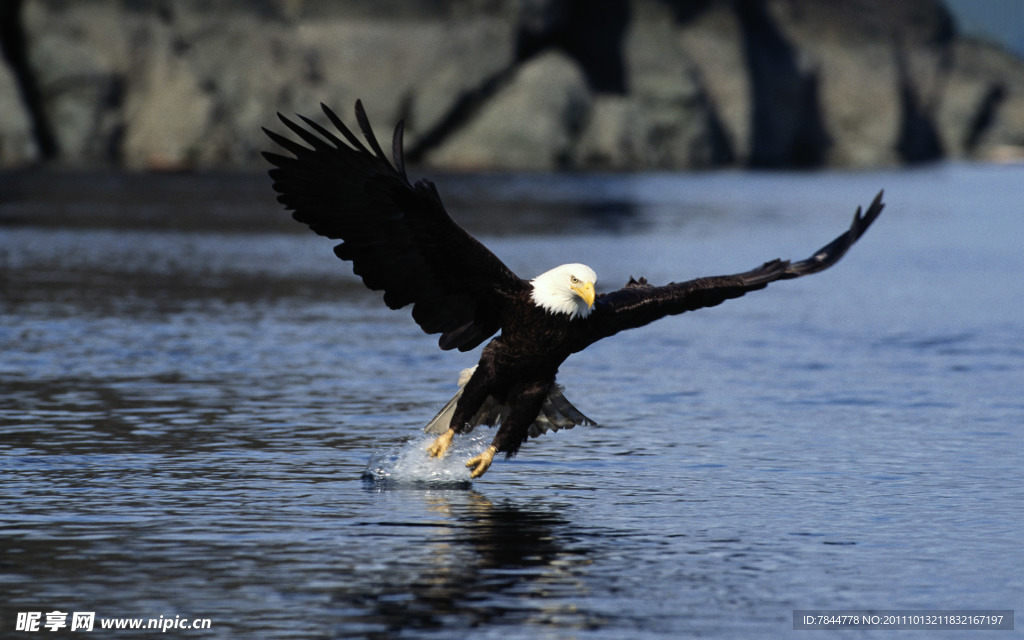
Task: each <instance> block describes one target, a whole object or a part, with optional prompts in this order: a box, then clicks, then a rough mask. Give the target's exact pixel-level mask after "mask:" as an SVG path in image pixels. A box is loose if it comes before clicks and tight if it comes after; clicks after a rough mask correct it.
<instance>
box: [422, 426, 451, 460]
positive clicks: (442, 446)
mask: <svg viewBox="0 0 1024 640" xmlns="http://www.w3.org/2000/svg"><path fill="white" fill-rule="evenodd" d="M454 437H455V429H452V428H449V429H448V430H447V431H445V432H444V433H442V434H441V435H439V436H437V439H436V440H434V442H433V444H431V445H430V446H429V447H427V453H429V454H430V456H431V457H433V458H440V457H442V456H444V454H445V452H447V451H448V447H450V446H452V438H454Z"/></svg>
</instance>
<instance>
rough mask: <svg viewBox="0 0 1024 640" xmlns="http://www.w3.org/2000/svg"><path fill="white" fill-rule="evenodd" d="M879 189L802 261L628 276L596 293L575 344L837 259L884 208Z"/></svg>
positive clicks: (819, 268) (710, 303)
mask: <svg viewBox="0 0 1024 640" xmlns="http://www.w3.org/2000/svg"><path fill="white" fill-rule="evenodd" d="M884 206H885V205H884V204H882V192H881V191H880V192H879V193H878V195H877V196H875V199H874V201H872V203H871V206H869V207H868V210H867V212H866V213H862V211H861V209H860V208H859V207H858V208H857V212H856V213H855V214H854V216H853V223H852V224H851V225H850V228H849V229H848V230H847V231H846V232H845V233H843V234H842V235H840V236H839V237H838V238H836V239H835V240H833V241H832V242H830V243H828V244H827V245H825V246H824V247H822V248H821V249H819V250H818V251H816V252H815V253H814V255H812V256H811V257H810V258H807V259H806V260H801V261H799V262H790V261H788V260H772V261H770V262H766V263H764V264H763V265H761V266H760V267H757V268H756V269H751V270H750V271H747V272H744V273H737V274H735V275H730V276H716V277H711V278H698V279H696V280H690V281H688V282H680V283H676V282H672V283H669V284H667V285H665V286H661V287H655V286H651V285H648V284H647V281H646V280H644V279H643V278H641V279H640V281H636V280H633V279H632V278H631V279H630V282H629V283H628V284H627V285H626V287H625V288H623V289H619V290H618V291H613V292H611V293H607V294H602V295H599V296H598V297H597V300H596V301H595V303H594V309H593V311H592V312H591V314H590V316H588V319H587V320H586V321H584V323H583V330H582V331H581V336H580V337H581V341H580V343H579V344H578V345H576V350H579V349H582V348H584V347H586V346H587V345H589V344H592V343H593V342H595V341H597V340H600V339H602V338H606V337H608V336H611V335H614V334H616V333H618V332H619V331H623V330H625V329H632V328H635V327H641V326H643V325H645V324H648V323H650V322H653V321H655V320H657V319H659V318H663V317H665V316H669V315H676V314H680V313H685V312H687V311H694V310H697V309H702V308H705V307H713V306H716V305H719V304H721V303H723V302H725V301H726V300H731V299H733V298H739V297H740V296H742V295H744V294H746V293H747V292H748V291H756V290H758V289H763V288H765V287H766V286H768V285H769V284H770V283H772V282H775V281H776V280H789V279H792V278H799V277H800V276H806V275H809V274H812V273H817V272H819V271H822V270H824V269H827V268H829V267H830V266H832V265H834V264H835V263H836V262H838V261H839V259H840V258H842V257H843V255H844V254H845V253H846V252H847V251H848V250H849V248H850V247H851V246H853V243H854V242H856V241H857V239H858V238H860V237H861V235H863V233H864V232H865V231H866V230H867V228H868V227H869V226H871V223H872V222H874V221H875V219H876V218H877V217H878V214H880V213H881V212H882V208H883V207H884Z"/></svg>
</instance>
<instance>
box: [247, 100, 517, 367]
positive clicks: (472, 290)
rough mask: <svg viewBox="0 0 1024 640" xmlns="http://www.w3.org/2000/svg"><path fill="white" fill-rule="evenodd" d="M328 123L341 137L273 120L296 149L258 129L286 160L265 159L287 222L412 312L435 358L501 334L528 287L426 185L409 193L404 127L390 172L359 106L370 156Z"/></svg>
mask: <svg viewBox="0 0 1024 640" xmlns="http://www.w3.org/2000/svg"><path fill="white" fill-rule="evenodd" d="M321 107H322V108H323V110H324V114H325V115H326V116H327V118H328V120H330V122H331V123H332V124H333V125H334V126H335V127H336V128H337V130H338V132H340V134H341V135H342V136H343V137H344V138H345V142H347V143H348V144H346V143H345V142H343V141H342V140H341V139H339V138H338V136H337V135H335V134H334V133H332V132H331V131H329V130H327V129H326V128H325V127H323V126H321V125H319V124H317V123H316V122H314V121H312V120H310V119H309V118H306V117H304V116H299V117H300V118H301V119H302V121H303V123H305V125H306V127H308V128H306V127H303V126H301V125H299V124H297V123H295V122H293V121H291V120H289V119H288V118H286V117H284V116H282V115H280V114H278V117H279V118H281V121H282V122H283V123H284V124H285V126H287V127H288V128H289V129H291V131H292V132H294V133H295V135H297V136H298V137H299V138H300V139H301V140H302V141H303V142H305V143H306V145H309V146H304V145H303V144H300V143H298V142H295V141H293V140H291V139H289V138H286V137H284V136H282V135H279V134H277V133H274V132H273V131H269V130H267V129H264V131H265V132H266V134H267V135H268V136H270V138H271V139H272V140H273V141H274V142H276V143H277V144H279V145H280V146H281V147H283V148H284V149H285V150H287V151H289V152H290V153H291V154H292V156H286V155H280V154H277V153H270V152H264V154H263V156H264V157H265V158H266V159H267V160H268V161H269V162H270V163H271V164H273V165H274V166H275V168H274V169H271V170H270V177H271V178H273V179H274V189H275V190H276V191H277V192H278V193H279V194H280V195H278V198H277V199H278V201H279V202H281V203H282V204H283V205H285V207H286V208H288V209H290V210H292V211H294V213H293V217H294V218H295V219H296V220H298V221H299V222H302V223H305V224H307V225H309V227H310V229H312V230H313V231H315V232H316V233H318V234H320V235H322V236H327V237H328V238H333V239H338V240H343V241H344V242H342V244H339V245H338V246H337V247H335V249H334V252H335V253H336V254H337V255H338V257H339V258H341V259H342V260H351V261H352V264H353V270H354V271H355V273H356V274H357V275H359V276H360V277H362V279H363V282H364V283H365V284H366V286H367V287H369V288H370V289H374V290H377V291H383V292H384V302H385V303H386V304H387V305H388V307H390V308H392V309H399V308H401V307H404V306H406V305H408V304H412V305H413V309H412V317H413V319H414V320H415V321H416V322H417V324H419V325H420V327H422V328H423V330H424V331H426V332H427V333H440V334H442V335H441V339H440V341H439V344H440V346H441V348H442V349H454V348H458V349H460V350H462V351H467V350H469V349H472V348H473V347H476V346H477V345H479V344H480V343H481V342H483V341H484V340H486V339H487V338H488V337H490V336H491V335H493V334H494V333H495V332H497V331H498V330H499V329H500V328H501V315H502V311H503V310H504V309H505V307H506V304H507V301H508V299H509V297H510V296H511V295H513V294H514V293H516V292H517V291H521V290H523V289H524V288H526V287H527V286H528V283H526V282H525V281H523V280H522V279H520V278H519V277H518V276H516V275H515V274H514V273H512V271H511V270H509V269H508V267H506V266H505V265H504V264H503V263H502V262H501V261H500V260H499V259H498V258H497V257H496V256H495V255H494V254H493V253H491V252H490V251H489V250H488V249H487V248H486V247H484V246H483V245H482V244H480V242H478V241H477V240H476V239H474V238H473V237H472V236H471V235H469V234H468V233H467V232H466V231H465V230H464V229H463V228H462V227H460V226H459V225H458V224H456V223H455V221H454V220H452V218H451V216H449V215H448V213H447V212H446V211H445V209H444V205H443V204H441V197H440V196H439V195H438V193H437V189H436V188H435V187H434V185H433V184H432V183H431V182H429V181H427V180H420V181H419V182H417V183H416V184H410V182H409V179H408V177H407V176H406V173H405V162H404V160H403V153H402V131H403V125H402V123H399V124H398V126H397V127H396V128H395V133H394V138H393V143H392V154H393V157H394V165H392V164H391V163H390V162H389V161H388V159H387V157H386V156H385V155H384V151H383V150H382V149H381V147H380V144H379V143H378V142H377V139H376V137H374V135H373V131H372V130H371V129H370V123H369V120H368V119H367V117H366V112H365V111H364V110H363V106H362V104H361V103H360V102H358V101H357V102H356V107H355V112H356V121H357V122H358V123H359V128H360V129H361V130H362V133H363V136H364V138H365V139H366V142H367V144H368V145H369V149H367V147H366V146H365V145H364V144H363V143H362V142H360V141H359V139H358V138H357V137H356V136H355V135H353V133H352V132H351V131H350V130H349V129H348V128H347V127H346V126H345V124H344V123H343V122H342V121H341V119H340V118H338V116H337V115H335V114H334V112H332V111H331V110H330V109H328V108H327V106H326V105H321Z"/></svg>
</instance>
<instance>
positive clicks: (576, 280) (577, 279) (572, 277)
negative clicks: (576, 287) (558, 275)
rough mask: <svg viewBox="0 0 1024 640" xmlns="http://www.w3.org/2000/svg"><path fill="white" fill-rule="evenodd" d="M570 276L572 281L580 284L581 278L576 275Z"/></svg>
mask: <svg viewBox="0 0 1024 640" xmlns="http://www.w3.org/2000/svg"><path fill="white" fill-rule="evenodd" d="M569 278H570V280H571V281H572V283H573V284H579V283H580V279H579V278H577V277H576V276H569Z"/></svg>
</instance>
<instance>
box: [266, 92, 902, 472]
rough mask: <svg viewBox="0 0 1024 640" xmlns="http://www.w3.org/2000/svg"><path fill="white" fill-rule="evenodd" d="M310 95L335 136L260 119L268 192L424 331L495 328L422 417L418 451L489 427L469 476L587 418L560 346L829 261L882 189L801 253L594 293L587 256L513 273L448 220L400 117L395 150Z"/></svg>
mask: <svg viewBox="0 0 1024 640" xmlns="http://www.w3.org/2000/svg"><path fill="white" fill-rule="evenodd" d="M321 107H322V108H323V111H324V114H325V115H326V117H327V120H328V121H329V122H330V123H331V124H332V125H333V126H334V127H335V128H336V129H337V132H338V133H340V135H341V137H342V138H344V140H342V139H341V138H339V137H338V135H337V134H336V133H334V132H332V131H330V130H328V129H327V128H326V127H325V126H323V125H321V124H318V123H317V122H314V121H313V120H311V119H309V118H307V117H304V116H301V115H300V116H299V118H301V120H302V122H303V123H304V124H305V126H302V125H301V124H298V123H296V122H294V121H292V120H290V119H288V118H286V117H284V116H282V115H281V114H278V117H279V118H280V119H281V121H282V122H283V123H284V125H285V126H286V127H288V129H290V130H291V131H292V132H293V133H294V134H295V135H296V136H298V138H300V139H301V140H302V141H303V142H304V143H305V144H302V143H299V142H296V141H294V140H292V139H291V138H288V137H285V136H282V135H280V134H278V133H275V132H273V131H270V130H268V129H264V131H265V132H266V134H267V135H268V136H270V138H271V139H272V140H273V141H274V142H275V143H277V144H278V145H280V146H281V147H282V148H283V149H285V150H286V151H288V152H289V153H290V154H291V155H281V154H279V153H272V152H264V154H263V156H264V157H265V158H266V159H267V160H268V161H269V162H270V163H271V164H272V165H274V167H273V168H272V169H271V170H270V176H271V178H272V179H273V181H274V189H275V190H276V191H277V193H278V194H279V195H278V198H277V199H278V201H279V202H280V203H282V204H283V205H284V206H285V207H286V208H287V209H289V210H291V211H293V217H294V218H295V220H297V221H299V222H301V223H304V224H307V225H309V227H310V229H312V230H313V231H314V232H315V233H317V234H319V235H322V236H326V237H328V238H332V239H336V240H342V243H341V244H339V245H337V246H336V247H335V249H334V252H335V254H337V256H338V257H339V258H341V259H342V260H348V261H351V262H352V265H353V270H354V271H355V273H356V274H357V275H358V276H360V277H361V278H362V280H363V282H364V283H365V284H366V286H367V287H369V288H370V289H373V290H376V291H383V292H384V303H385V304H386V305H387V306H388V307H390V308H392V309H399V308H402V307H405V306H408V305H412V317H413V320H415V321H416V323H417V324H419V326H420V327H421V328H422V329H423V331H425V332H426V333H429V334H440V340H439V345H440V347H441V349H446V350H447V349H459V350H460V351H468V350H470V349H473V348H475V347H477V346H479V345H480V344H482V343H483V342H484V341H485V340H487V339H488V338H490V337H491V336H493V335H494V334H496V333H498V334H499V335H498V336H497V337H494V338H493V339H491V340H490V342H488V343H487V345H486V346H485V347H484V348H483V351H482V353H481V354H480V360H479V363H478V364H477V365H476V367H474V368H472V369H467V370H466V371H464V372H463V373H462V376H461V379H460V381H459V382H460V389H459V392H458V393H457V394H456V396H455V397H454V398H452V399H451V401H449V402H448V403H447V405H446V406H445V407H444V408H443V409H442V410H441V411H440V412H439V413H438V414H437V416H435V417H434V419H433V420H431V421H430V423H429V424H428V425H427V427H426V430H427V432H429V433H435V434H438V435H437V438H436V439H435V440H434V441H433V443H432V444H431V445H430V446H429V447H428V448H427V451H428V452H429V454H430V455H431V456H434V457H441V456H444V455H445V452H446V451H447V450H448V448H449V446H450V445H451V443H452V439H453V438H454V437H455V436H456V435H458V434H465V433H468V432H469V431H471V430H472V429H473V428H474V427H476V426H477V425H481V424H487V425H490V426H498V430H497V433H496V434H495V436H494V439H493V441H492V442H491V445H490V446H489V447H488V448H487V449H486V450H485V451H484V452H483V453H481V454H480V455H477V456H475V457H473V458H471V459H470V460H469V461H468V462H467V463H466V466H467V467H469V468H470V469H471V477H473V478H479V477H480V476H482V475H483V474H484V473H485V472H486V471H487V469H488V468H489V467H490V465H491V462H492V461H493V459H494V456H495V454H497V453H499V452H501V453H505V454H506V455H507V457H511V456H513V455H515V453H516V452H517V451H518V450H519V447H520V446H521V445H522V444H523V443H524V442H525V441H526V440H527V439H528V438H530V437H536V436H539V435H540V434H542V433H544V432H545V431H547V430H549V429H551V430H557V429H566V428H571V427H573V426H575V425H577V424H592V421H591V420H590V419H589V418H587V417H586V416H585V415H583V414H582V413H581V412H580V411H579V410H578V409H576V408H575V407H574V406H573V405H572V404H571V403H570V402H569V401H568V400H566V399H565V396H564V395H563V394H562V388H561V387H560V386H559V385H557V384H556V383H555V375H556V374H557V373H558V368H559V366H561V364H562V363H563V362H564V361H565V360H566V358H568V357H569V356H570V355H572V354H574V353H576V352H578V351H582V350H583V349H585V348H587V347H588V346H590V345H591V344H594V343H595V342H597V341H598V340H601V339H603V338H607V337H609V336H613V335H615V334H616V333H618V332H620V331H623V330H625V329H633V328H636V327H641V326H643V325H646V324H648V323H650V322H653V321H654V320H658V319H659V318H663V317H665V316H669V315H676V314H680V313H684V312H686V311H693V310H695V309H701V308H703V307H713V306H715V305H717V304H720V303H722V302H724V301H725V300H730V299H732V298H738V297H740V296H742V295H744V294H745V293H747V292H748V291H755V290H758V289H763V288H764V287H765V286H767V285H768V284H769V283H771V282H775V281H776V280H788V279H791V278H799V277H800V276H805V275H808V274H811V273H816V272H818V271H822V270H823V269H827V268H828V267H830V266H832V265H833V264H835V263H836V262H837V261H838V260H839V259H840V258H841V257H842V256H843V254H845V253H846V251H847V250H848V249H849V248H850V246H852V245H853V243H854V242H856V240H857V239H858V238H859V237H860V236H861V234H863V233H864V231H865V230H866V229H867V228H868V227H869V226H870V225H871V223H872V222H874V220H875V218H877V217H878V215H879V213H881V211H882V207H883V204H882V193H881V192H879V194H878V196H876V197H875V199H874V201H873V202H872V203H871V205H870V206H869V207H868V210H867V212H865V213H862V212H861V209H860V208H859V207H858V209H857V211H856V213H855V214H854V217H853V223H852V224H851V225H850V228H849V229H848V230H847V231H846V232H844V233H843V234H842V235H840V236H839V237H838V238H836V239H835V240H833V241H832V242H830V243H829V244H827V245H825V246H824V247H822V248H821V249H820V250H818V251H817V252H816V253H815V254H814V255H812V256H811V257H810V258H807V259H806V260H800V261H798V262H790V261H788V260H772V261H770V262H766V263H764V264H763V265H761V266H759V267H757V268H755V269H751V270H750V271H746V272H744V273H737V274H735V275H727V276H716V277H710V278H699V279H696V280H690V281H688V282H671V283H669V284H666V285H664V286H652V285H650V284H648V283H647V282H646V280H644V279H643V278H641V279H638V280H634V279H632V278H630V281H629V283H627V284H626V286H625V287H624V288H622V289H619V290H618V291H612V292H610V293H602V294H597V293H596V292H595V289H594V286H595V284H596V282H597V275H596V274H595V273H594V270H593V269H591V268H590V267H588V266H586V265H582V264H565V265H562V266H559V267H555V268H554V269H551V270H550V271H546V272H544V273H542V274H540V275H538V276H536V277H535V278H533V279H532V280H524V279H523V278H520V277H519V276H517V275H516V274H515V273H513V272H512V271H511V270H510V269H509V268H508V267H506V266H505V265H504V264H503V263H502V262H501V260H499V259H498V258H497V257H496V256H495V255H494V254H493V253H491V252H490V251H489V250H488V249H487V248H486V247H485V246H484V245H483V244H481V243H480V242H478V241H477V240H476V239H475V238H473V237H472V236H471V235H469V233H467V232H466V231H465V230H464V229H462V227H460V226H459V225H458V224H456V223H455V221H454V220H452V218H451V217H450V216H449V215H448V212H447V211H445V208H444V205H443V204H442V203H441V197H440V195H439V194H438V192H437V189H436V188H435V186H434V185H433V183H431V182H429V181H427V180H420V181H418V182H416V183H415V184H413V183H410V182H409V178H408V177H407V176H406V171H405V162H404V159H403V151H402V132H403V124H402V123H401V122H400V123H399V124H398V126H397V127H396V128H395V131H394V136H393V141H392V158H393V161H394V162H393V163H392V162H390V161H389V160H388V158H387V156H386V155H385V153H384V151H383V149H381V146H380V144H379V143H378V142H377V139H376V137H375V136H374V134H373V131H372V129H371V128H370V123H369V120H368V119H367V117H366V112H365V111H364V110H363V107H362V104H361V103H360V102H358V101H357V102H356V105H355V116H356V122H357V123H358V124H359V129H360V130H361V131H362V134H363V137H364V139H365V144H364V143H363V142H362V141H360V140H359V138H358V137H357V136H356V135H354V134H353V133H352V132H351V131H350V130H349V129H348V127H346V126H345V124H344V123H343V122H342V121H341V119H340V118H338V116H337V115H335V113H334V112H333V111H331V110H330V109H329V108H328V107H327V106H326V105H321ZM499 332H500V333H499Z"/></svg>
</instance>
